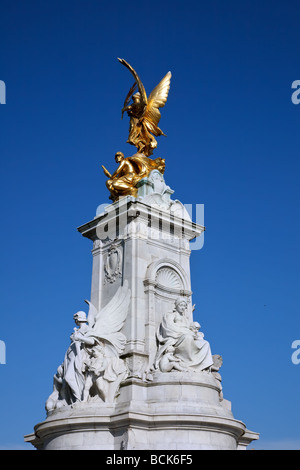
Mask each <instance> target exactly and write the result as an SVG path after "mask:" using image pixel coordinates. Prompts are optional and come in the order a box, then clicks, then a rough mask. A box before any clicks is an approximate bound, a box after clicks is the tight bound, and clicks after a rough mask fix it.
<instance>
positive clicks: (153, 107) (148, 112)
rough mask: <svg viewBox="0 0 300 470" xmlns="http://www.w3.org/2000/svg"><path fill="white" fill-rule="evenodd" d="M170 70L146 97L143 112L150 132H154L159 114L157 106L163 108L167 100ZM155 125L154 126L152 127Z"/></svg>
mask: <svg viewBox="0 0 300 470" xmlns="http://www.w3.org/2000/svg"><path fill="white" fill-rule="evenodd" d="M171 77H172V74H171V72H168V73H167V74H166V75H165V76H164V78H163V79H162V80H161V81H160V82H159V84H158V85H157V86H156V87H155V88H154V90H153V91H152V92H151V94H150V95H149V98H148V102H147V106H146V109H145V112H144V116H143V117H144V119H145V120H146V121H148V123H149V125H150V127H151V128H152V129H150V131H151V132H153V133H154V134H155V131H157V129H155V127H157V125H158V123H159V120H160V118H161V114H160V111H159V108H163V107H164V106H165V104H166V102H167V98H168V95H169V90H170V84H171ZM153 126H155V127H153Z"/></svg>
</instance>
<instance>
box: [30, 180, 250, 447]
mask: <svg viewBox="0 0 300 470" xmlns="http://www.w3.org/2000/svg"><path fill="white" fill-rule="evenodd" d="M156 173H157V172H156ZM156 173H155V172H154V173H153V174H152V175H150V177H149V178H148V179H147V181H144V182H143V184H141V185H140V188H139V196H138V198H137V199H135V198H133V197H125V198H122V199H121V200H120V201H119V202H115V203H113V204H111V205H108V206H107V207H106V208H105V209H104V210H98V211H97V215H96V217H95V218H94V219H93V220H92V221H90V222H88V223H87V224H84V225H82V226H81V227H79V229H78V230H79V231H80V233H81V234H82V235H83V236H84V237H87V238H89V239H90V240H92V242H93V249H92V256H93V267H92V282H91V297H90V300H89V303H90V310H89V313H88V316H87V320H86V323H85V322H84V321H83V327H82V329H79V330H80V331H79V330H78V331H77V332H74V335H75V336H76V338H75V339H76V341H77V344H79V345H80V348H81V350H80V351H82V352H80V353H79V356H80V355H81V354H83V353H84V351H85V353H86V352H88V351H89V350H88V348H95V347H96V343H97V344H98V343H99V342H100V343H101V348H102V349H101V354H102V356H101V357H102V359H107V357H108V356H107V354H106V352H105V351H106V349H105V348H110V351H112V350H113V351H114V357H115V360H116V361H119V362H118V364H119V366H120V365H121V364H122V366H123V367H124V368H125V369H126V373H124V375H122V376H121V373H120V375H119V377H120V380H119V382H115V384H116V385H117V387H115V389H114V390H113V393H107V391H106V389H105V388H103V380H104V379H105V374H106V373H107V369H108V364H109V361H106V363H105V361H102V362H101V364H102V363H103V364H104V365H103V366H102V369H101V367H98V365H99V363H98V359H97V357H96V356H97V355H96V351H95V354H90V355H89V358H88V363H87V367H86V368H83V369H81V372H80V373H79V376H80V378H81V379H82V380H83V381H84V382H85V384H86V383H87V382H88V386H86V387H85V389H84V390H85V391H86V390H87V393H83V394H81V395H80V396H79V397H77V398H76V397H75V398H76V399H72V400H67V399H66V400H65V402H64V403H62V402H61V401H60V400H59V399H58V397H57V393H61V392H60V390H59V387H58V390H56V391H55V390H54V392H55V393H56V395H55V393H54V392H53V393H54V395H53V396H52V395H51V396H52V402H53V401H54V402H55V399H56V400H57V401H56V405H55V404H54V405H53V403H52V402H51V400H50V403H49V402H48V406H47V410H48V416H47V418H46V419H45V421H43V422H41V423H39V424H37V425H36V426H35V428H34V432H33V433H32V434H30V435H28V436H26V437H25V440H26V441H27V442H31V443H32V444H33V445H34V446H35V447H37V448H42V449H49V450H50V449H55V450H56V449H107V450H112V449H113V450H118V449H128V450H129V449H137V450H138V449H150V450H168V449H178V450H180V449H181V450H184V449H244V448H245V447H246V446H247V445H248V444H249V443H250V442H251V441H252V440H253V439H257V438H258V435H257V434H256V433H252V432H251V431H248V430H247V429H246V426H245V424H244V423H242V422H241V421H240V420H238V419H235V417H234V416H233V414H232V411H231V403H230V402H229V401H228V400H227V399H225V398H224V396H223V390H222V377H221V375H220V372H219V368H220V366H221V365H222V360H221V358H220V356H217V355H215V354H214V351H213V338H206V337H205V339H204V334H203V332H202V330H201V328H200V325H199V324H196V323H195V322H194V319H193V303H192V289H191V277H190V253H191V251H190V247H189V242H190V240H192V239H193V238H194V237H197V236H200V235H201V234H202V233H203V231H204V227H203V226H200V225H197V224H194V223H193V222H192V221H191V220H190V218H189V216H188V214H187V213H185V212H184V211H183V205H182V204H181V203H180V202H179V201H176V200H175V201H173V200H172V199H171V196H172V194H173V191H172V190H171V189H170V188H169V187H168V186H167V185H166V184H165V182H164V179H163V178H161V177H160V175H158V174H156ZM124 286H126V289H127V292H128V293H130V294H129V296H128V295H127V296H126V295H125V296H124V311H123V315H122V308H121V309H120V312H119V315H116V320H118V318H119V321H116V322H115V323H113V324H114V325H115V326H114V327H112V328H111V329H110V331H109V332H107V331H106V327H105V323H107V325H109V324H110V319H109V316H108V317H107V321H106V322H104V323H101V321H100V320H99V322H100V323H99V322H98V324H97V321H98V320H97V321H95V320H96V319H98V318H100V317H101V315H100V313H101V312H102V313H103V312H105V309H106V308H107V306H108V305H110V306H111V308H110V316H111V317H112V318H114V315H115V308H118V307H117V304H118V302H114V300H113V299H118V295H119V294H118V293H120V291H122V290H123V289H124ZM126 299H127V300H126ZM113 305H114V306H113ZM179 305H181V306H183V307H182V308H181V307H179ZM125 310H126V311H125ZM83 320H84V319H83ZM92 325H93V326H92ZM95 325H96V326H95ZM91 327H92V328H94V330H97V334H91ZM94 333H95V331H94ZM204 333H205V332H204ZM66 334H67V332H66ZM109 334H110V335H111V336H109ZM120 335H121V336H120ZM90 338H94V339H95V338H96V340H95V341H96V343H95V344H94V343H93V345H91V344H89V341H90ZM116 338H118V341H117V340H116ZM118 345H119V346H118ZM103 348H104V349H103ZM212 351H213V353H212ZM77 354H78V351H77ZM109 357H110V356H109ZM75 358H76V354H75ZM81 362H82V363H83V364H85V362H84V361H81ZM95 364H96V365H95ZM110 364H111V365H112V363H110ZM96 366H97V367H96ZM80 367H81V366H80ZM95 369H97V371H98V372H97V373H96V372H94V370H95ZM117 369H118V368H117ZM125 369H124V370H125ZM119 370H121V368H120V369H119ZM122 370H123V369H122ZM114 371H115V372H116V370H115V369H114ZM97 374H98V375H97ZM101 374H102V375H101ZM74 377H75V378H76V380H77V378H78V377H77V375H76V374H75V376H74ZM93 377H94V379H93ZM110 377H111V376H110ZM60 379H62V380H64V374H61V376H60V377H58V383H59V381H60ZM98 379H99V380H98ZM100 379H101V380H102V382H101V380H100ZM93 380H94V381H93ZM97 380H98V382H99V383H100V382H101V384H100V385H99V383H98V382H97ZM108 382H109V380H107V383H108ZM112 382H113V383H114V381H112ZM54 383H55V380H54ZM90 386H91V387H90ZM97 386H98V388H99V387H100V388H99V390H98V389H97ZM93 387H94V388H93ZM101 387H102V388H101ZM93 390H94V392H93ZM95 390H96V392H97V390H98V391H99V393H95ZM111 390H112V389H111ZM92 392H93V393H92ZM73 398H74V396H73ZM57 403H60V405H63V406H57Z"/></svg>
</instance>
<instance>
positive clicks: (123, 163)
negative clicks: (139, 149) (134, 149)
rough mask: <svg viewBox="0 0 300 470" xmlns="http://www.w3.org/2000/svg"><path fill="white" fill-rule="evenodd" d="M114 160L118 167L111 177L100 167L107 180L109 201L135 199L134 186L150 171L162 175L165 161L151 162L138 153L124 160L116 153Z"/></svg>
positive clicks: (159, 159) (161, 159)
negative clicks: (125, 198) (130, 197)
mask: <svg viewBox="0 0 300 470" xmlns="http://www.w3.org/2000/svg"><path fill="white" fill-rule="evenodd" d="M115 160H116V163H118V164H119V166H118V168H117V169H116V171H115V172H114V173H113V174H112V175H111V174H110V172H109V171H108V170H107V169H106V168H105V167H104V166H103V165H102V168H103V170H104V173H105V175H106V176H108V178H109V179H108V180H107V182H106V186H107V188H108V190H109V191H110V199H112V200H113V201H115V200H117V199H118V198H119V197H123V196H134V197H136V195H137V187H136V185H137V183H138V182H139V181H140V180H141V179H143V178H145V177H147V176H148V175H149V173H150V172H151V171H152V170H159V171H160V173H162V174H163V173H164V171H165V160H164V159H163V158H156V159H155V160H151V159H150V158H148V157H145V155H143V154H139V153H137V154H135V155H133V156H132V157H126V158H125V157H124V154H123V153H122V152H117V153H116V155H115Z"/></svg>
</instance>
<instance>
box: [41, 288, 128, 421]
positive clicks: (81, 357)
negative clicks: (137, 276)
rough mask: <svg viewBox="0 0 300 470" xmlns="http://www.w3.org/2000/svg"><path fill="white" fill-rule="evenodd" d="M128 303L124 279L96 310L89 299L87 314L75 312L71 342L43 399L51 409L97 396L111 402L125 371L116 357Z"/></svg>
mask: <svg viewBox="0 0 300 470" xmlns="http://www.w3.org/2000/svg"><path fill="white" fill-rule="evenodd" d="M129 302H130V289H129V288H128V282H127V281H125V282H124V285H123V286H121V287H119V289H118V291H117V293H116V294H115V296H114V297H113V298H112V299H111V300H110V302H109V303H108V304H107V305H106V306H105V307H104V308H103V309H101V310H100V311H99V312H98V311H97V309H96V308H95V307H94V305H93V304H92V303H91V302H88V301H87V303H88V304H89V313H88V317H86V314H85V312H81V311H80V312H77V313H76V314H75V315H74V319H75V322H76V325H77V326H79V328H74V332H73V333H72V335H71V337H70V339H71V344H70V346H69V348H68V350H67V352H66V354H65V358H64V361H63V363H62V364H61V366H59V368H58V369H57V373H56V375H55V376H54V379H53V392H52V394H51V395H50V396H49V398H48V400H47V402H46V410H47V411H48V412H49V411H52V410H54V409H56V408H60V407H61V406H65V405H70V404H72V403H75V402H81V401H87V400H88V399H90V398H91V397H95V396H96V397H98V398H100V399H101V400H102V401H105V402H113V401H114V399H115V397H116V394H117V392H118V388H119V386H120V383H121V382H122V380H124V379H125V377H126V375H127V373H128V371H127V368H126V366H125V362H124V361H123V360H122V359H120V357H119V356H120V354H121V353H122V352H123V350H124V347H125V343H126V337H125V336H124V334H123V333H122V332H121V331H120V330H121V329H122V327H123V325H124V322H125V319H126V316H127V312H128V307H129Z"/></svg>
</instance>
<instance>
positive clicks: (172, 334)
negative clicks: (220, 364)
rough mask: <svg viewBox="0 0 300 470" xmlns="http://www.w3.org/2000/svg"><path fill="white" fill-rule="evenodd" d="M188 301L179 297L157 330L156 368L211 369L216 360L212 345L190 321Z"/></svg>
mask: <svg viewBox="0 0 300 470" xmlns="http://www.w3.org/2000/svg"><path fill="white" fill-rule="evenodd" d="M186 309H187V301H186V299H185V298H183V297H178V298H177V299H176V301H175V308H174V310H173V311H172V312H167V313H166V314H165V315H164V316H163V319H162V322H161V324H160V325H159V328H158V330H157V334H156V337H157V342H158V350H157V354H156V358H155V362H154V370H161V371H164V372H167V371H171V370H173V369H175V370H194V371H202V370H209V371H210V369H211V366H212V365H213V363H214V361H213V358H212V355H211V350H210V344H209V343H208V341H206V340H205V339H204V334H203V333H202V332H200V331H199V330H200V324H199V323H198V322H190V321H189V320H188V318H187V317H186V316H185V311H186Z"/></svg>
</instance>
